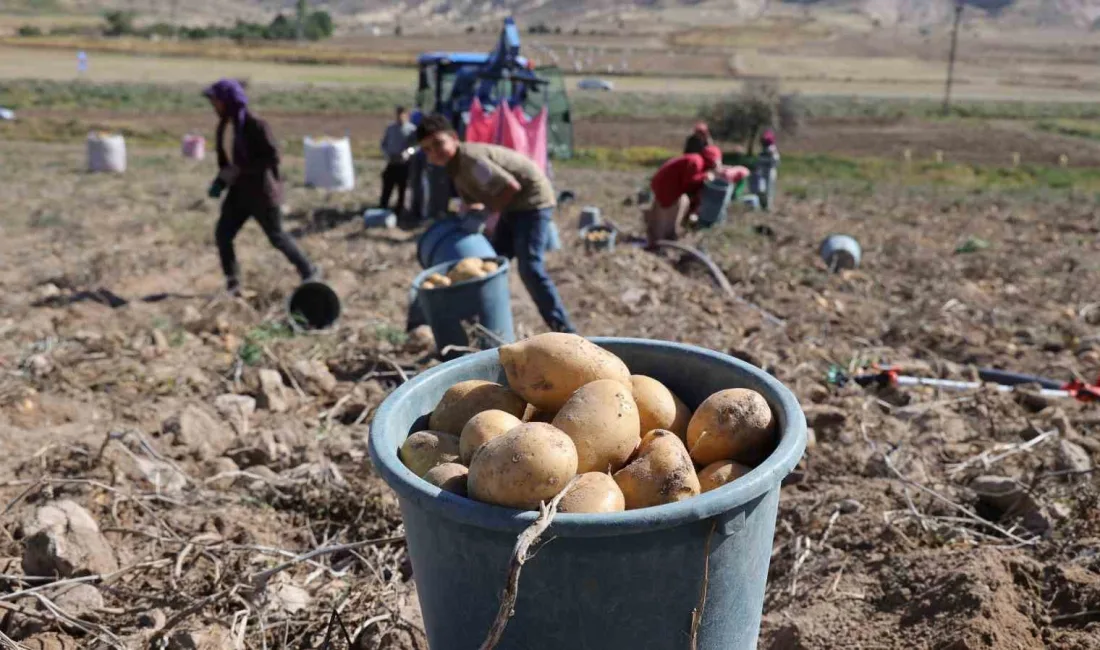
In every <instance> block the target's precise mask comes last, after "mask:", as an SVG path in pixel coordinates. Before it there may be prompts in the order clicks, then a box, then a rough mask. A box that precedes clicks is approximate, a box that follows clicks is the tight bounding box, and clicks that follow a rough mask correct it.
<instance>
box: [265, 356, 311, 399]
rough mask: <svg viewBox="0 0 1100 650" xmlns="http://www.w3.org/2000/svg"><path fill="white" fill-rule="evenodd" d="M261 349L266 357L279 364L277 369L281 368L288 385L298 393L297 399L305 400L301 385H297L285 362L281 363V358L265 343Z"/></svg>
mask: <svg viewBox="0 0 1100 650" xmlns="http://www.w3.org/2000/svg"><path fill="white" fill-rule="evenodd" d="M263 351H264V354H266V355H267V358H269V359H271V360H272V361H274V362H275V365H277V366H279V370H282V371H283V374H284V375H286V376H287V379H289V380H290V385H291V386H293V387H294V392H296V393H298V399H300V400H301V401H303V402H305V401H306V400H307V399H308V398H307V397H306V394H305V391H303V390H302V387H301V386H299V385H298V380H297V379H295V378H294V375H293V374H291V372H290V370H288V369H287V367H286V364H284V363H283V360H282V359H280V358H279V357H277V356H275V353H274V352H272V351H271V348H269V347H267V346H266V345H265V346H263Z"/></svg>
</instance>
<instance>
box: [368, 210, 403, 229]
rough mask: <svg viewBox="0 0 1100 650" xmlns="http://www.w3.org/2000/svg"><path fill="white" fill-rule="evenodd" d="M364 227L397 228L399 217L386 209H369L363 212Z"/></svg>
mask: <svg viewBox="0 0 1100 650" xmlns="http://www.w3.org/2000/svg"><path fill="white" fill-rule="evenodd" d="M363 225H364V226H365V227H367V228H396V227H397V215H396V214H394V213H393V210H387V209H386V208H367V209H366V210H365V211H363Z"/></svg>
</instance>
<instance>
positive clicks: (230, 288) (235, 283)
mask: <svg viewBox="0 0 1100 650" xmlns="http://www.w3.org/2000/svg"><path fill="white" fill-rule="evenodd" d="M225 292H226V293H227V294H229V296H230V297H231V298H240V297H241V281H240V280H238V279H236V278H230V279H229V280H226V282H225Z"/></svg>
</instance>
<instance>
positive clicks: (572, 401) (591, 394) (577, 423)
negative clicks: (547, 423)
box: [551, 379, 642, 473]
mask: <svg viewBox="0 0 1100 650" xmlns="http://www.w3.org/2000/svg"><path fill="white" fill-rule="evenodd" d="M551 424H553V425H554V426H555V427H557V428H559V429H561V430H562V431H564V432H565V434H566V435H568V436H569V437H570V438H572V439H573V444H575V445H576V446H577V471H578V472H581V473H584V472H608V471H610V472H614V471H617V470H619V469H621V468H622V466H623V465H625V464H626V461H627V460H628V459H629V458H630V455H631V454H632V453H634V450H635V449H637V447H638V443H639V442H641V441H642V434H641V428H640V425H639V419H638V406H637V405H636V404H635V403H634V398H633V397H631V396H630V390H629V389H627V388H626V387H625V386H623V385H622V384H621V383H619V382H617V381H615V380H614V379H599V380H597V381H594V382H592V383H589V384H585V385H584V386H581V387H580V388H578V389H577V391H576V392H575V393H573V395H572V397H570V398H569V400H568V401H566V402H565V404H564V405H563V406H562V407H561V410H559V411H558V414H557V415H555V416H554V421H553V422H551Z"/></svg>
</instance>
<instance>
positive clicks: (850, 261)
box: [821, 235, 863, 272]
mask: <svg viewBox="0 0 1100 650" xmlns="http://www.w3.org/2000/svg"><path fill="white" fill-rule="evenodd" d="M862 257H863V250H862V249H861V248H860V247H859V242H857V241H856V240H855V239H853V238H852V237H849V236H848V235H829V236H828V237H826V238H825V241H823V242H821V259H822V260H824V261H825V264H826V265H828V267H829V270H831V271H833V272H836V271H841V270H844V269H855V268H859V262H860V260H861V259H862Z"/></svg>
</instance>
